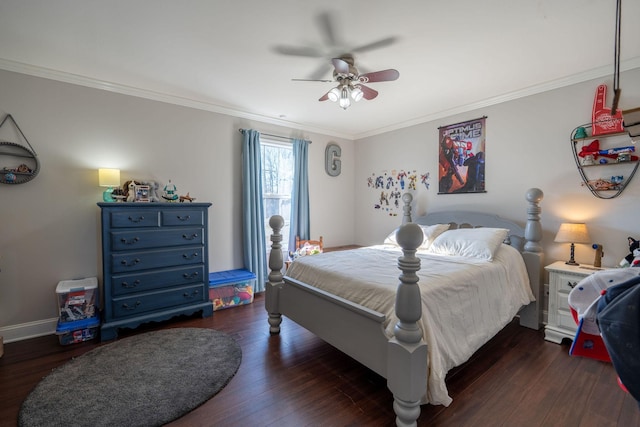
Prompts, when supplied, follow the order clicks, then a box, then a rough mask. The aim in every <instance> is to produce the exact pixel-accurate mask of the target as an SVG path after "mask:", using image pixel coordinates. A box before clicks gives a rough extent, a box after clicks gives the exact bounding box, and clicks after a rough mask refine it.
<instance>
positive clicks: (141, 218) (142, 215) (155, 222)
mask: <svg viewBox="0 0 640 427" xmlns="http://www.w3.org/2000/svg"><path fill="white" fill-rule="evenodd" d="M109 222H110V225H111V227H112V228H132V227H159V226H160V210H159V209H140V210H130V211H125V212H111V215H110V221H109Z"/></svg>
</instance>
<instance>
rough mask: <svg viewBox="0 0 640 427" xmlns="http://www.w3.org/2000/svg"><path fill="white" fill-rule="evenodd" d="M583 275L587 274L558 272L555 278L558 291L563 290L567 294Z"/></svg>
mask: <svg viewBox="0 0 640 427" xmlns="http://www.w3.org/2000/svg"><path fill="white" fill-rule="evenodd" d="M585 277H587V276H586V275H585V276H576V275H575V274H565V273H558V274H557V278H556V280H557V285H558V288H557V290H558V292H565V293H567V294H568V293H569V292H571V290H572V289H573V288H575V287H576V285H577V284H578V282H580V281H581V280H582V279H584V278H585Z"/></svg>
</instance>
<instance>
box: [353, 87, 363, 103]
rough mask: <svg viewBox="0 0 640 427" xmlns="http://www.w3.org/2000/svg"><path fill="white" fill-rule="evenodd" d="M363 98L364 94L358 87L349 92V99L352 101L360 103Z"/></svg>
mask: <svg viewBox="0 0 640 427" xmlns="http://www.w3.org/2000/svg"><path fill="white" fill-rule="evenodd" d="M363 96H364V93H363V92H362V89H360V88H359V87H356V88H355V89H353V90H352V91H351V98H353V100H354V101H356V102H358V101H360V100H361V99H362V97H363Z"/></svg>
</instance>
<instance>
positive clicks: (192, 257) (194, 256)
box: [182, 252, 198, 259]
mask: <svg viewBox="0 0 640 427" xmlns="http://www.w3.org/2000/svg"><path fill="white" fill-rule="evenodd" d="M197 257H198V252H194V253H192V254H191V255H189V254H183V255H182V258H184V259H194V258H197Z"/></svg>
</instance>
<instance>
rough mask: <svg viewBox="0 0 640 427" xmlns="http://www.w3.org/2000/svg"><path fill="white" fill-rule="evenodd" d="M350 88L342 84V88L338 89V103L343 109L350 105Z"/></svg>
mask: <svg viewBox="0 0 640 427" xmlns="http://www.w3.org/2000/svg"><path fill="white" fill-rule="evenodd" d="M349 92H350V88H349V87H348V86H342V90H341V91H340V101H339V105H340V107H342V108H343V109H344V110H346V109H347V108H349V106H350V105H351V100H350V99H349Z"/></svg>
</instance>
